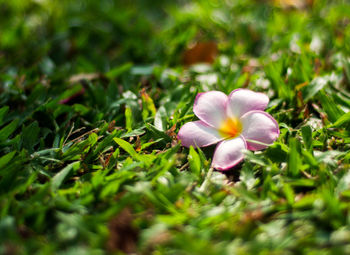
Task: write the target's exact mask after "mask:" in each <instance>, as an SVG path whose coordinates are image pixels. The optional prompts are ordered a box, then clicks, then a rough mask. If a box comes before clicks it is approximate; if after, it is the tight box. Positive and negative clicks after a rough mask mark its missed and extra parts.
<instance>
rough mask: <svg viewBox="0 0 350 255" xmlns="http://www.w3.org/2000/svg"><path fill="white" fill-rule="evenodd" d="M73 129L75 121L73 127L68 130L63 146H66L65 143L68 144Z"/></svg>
mask: <svg viewBox="0 0 350 255" xmlns="http://www.w3.org/2000/svg"><path fill="white" fill-rule="evenodd" d="M73 129H74V122H73V125H72V127H71V128H70V130H69V132H68V135H67V137H66V139H64V142H63V145H62V147H64V145H65V144H66V142H67V140H68V138H69V137H70V136H71V135H72V132H73Z"/></svg>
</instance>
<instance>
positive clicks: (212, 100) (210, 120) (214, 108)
mask: <svg viewBox="0 0 350 255" xmlns="http://www.w3.org/2000/svg"><path fill="white" fill-rule="evenodd" d="M227 100H228V98H227V95H225V94H224V93H223V92H220V91H209V92H204V93H199V94H198V95H197V97H196V100H195V102H194V106H193V112H194V113H195V114H196V116H197V117H198V118H199V119H200V120H202V121H204V122H205V123H207V124H208V125H210V126H212V127H216V128H218V127H220V125H221V124H222V122H223V121H224V120H225V119H226V118H227V117H226V105H227Z"/></svg>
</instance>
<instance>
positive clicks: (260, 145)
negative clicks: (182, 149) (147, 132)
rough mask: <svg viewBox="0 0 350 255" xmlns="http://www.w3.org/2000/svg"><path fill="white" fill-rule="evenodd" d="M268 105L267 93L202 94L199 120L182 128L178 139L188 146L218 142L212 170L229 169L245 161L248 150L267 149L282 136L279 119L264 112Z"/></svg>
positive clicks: (197, 104)
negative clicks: (245, 153)
mask: <svg viewBox="0 0 350 255" xmlns="http://www.w3.org/2000/svg"><path fill="white" fill-rule="evenodd" d="M268 102H269V98H268V97H267V96H266V95H265V94H263V93H258V92H254V91H251V90H248V89H236V90H234V91H232V92H231V94H230V95H229V96H227V95H225V94H224V93H223V92H220V91H209V92H204V93H199V94H198V95H197V97H196V100H195V102H194V106H193V112H194V113H195V115H196V116H197V117H198V118H199V120H197V121H193V122H188V123H186V124H185V125H183V126H182V127H181V129H180V131H179V133H178V138H179V139H180V140H181V142H182V145H183V146H186V147H190V146H191V145H192V146H193V147H205V146H209V145H213V144H216V143H218V145H217V146H216V149H215V152H214V156H213V160H212V167H214V168H216V169H219V170H228V169H230V168H231V167H233V166H235V165H236V164H238V163H239V162H240V161H242V160H243V158H244V154H243V151H244V150H245V149H248V150H252V151H256V150H261V149H264V148H266V147H267V146H268V145H270V144H272V143H273V142H274V141H275V140H276V139H277V137H278V136H279V129H278V124H277V122H276V120H275V119H274V118H273V117H272V116H271V115H270V114H268V113H266V112H264V109H265V108H266V106H267V104H268Z"/></svg>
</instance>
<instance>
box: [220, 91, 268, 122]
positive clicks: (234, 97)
mask: <svg viewBox="0 0 350 255" xmlns="http://www.w3.org/2000/svg"><path fill="white" fill-rule="evenodd" d="M268 103H269V98H268V97H267V95H265V94H264V93H261V92H255V91H252V90H249V89H243V88H239V89H235V90H233V91H232V92H231V93H230V95H229V96H228V101H227V108H226V112H227V115H228V116H231V117H241V116H243V115H244V114H245V113H247V112H250V111H253V110H261V111H263V110H265V108H266V107H267V105H268Z"/></svg>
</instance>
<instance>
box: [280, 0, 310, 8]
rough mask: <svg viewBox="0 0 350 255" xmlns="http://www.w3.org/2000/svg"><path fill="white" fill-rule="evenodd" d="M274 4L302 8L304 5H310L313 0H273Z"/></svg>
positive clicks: (282, 6)
mask: <svg viewBox="0 0 350 255" xmlns="http://www.w3.org/2000/svg"><path fill="white" fill-rule="evenodd" d="M273 3H274V5H276V6H279V7H281V8H283V9H289V8H297V9H304V8H306V7H312V5H313V3H314V1H313V0H273Z"/></svg>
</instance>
